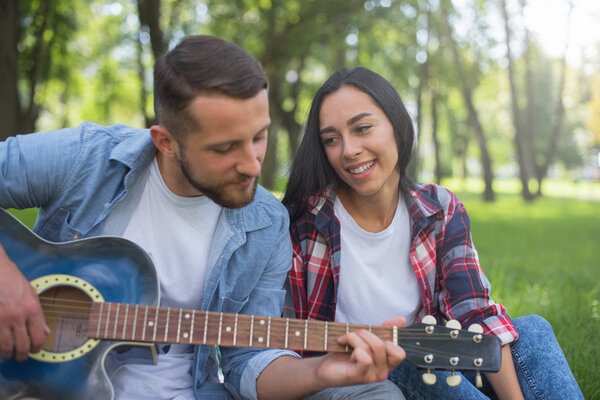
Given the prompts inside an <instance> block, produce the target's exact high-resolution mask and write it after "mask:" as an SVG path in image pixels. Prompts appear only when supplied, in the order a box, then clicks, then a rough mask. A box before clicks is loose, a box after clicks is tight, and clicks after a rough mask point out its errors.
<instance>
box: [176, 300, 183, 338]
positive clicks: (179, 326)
mask: <svg viewBox="0 0 600 400" xmlns="http://www.w3.org/2000/svg"><path fill="white" fill-rule="evenodd" d="M182 312H183V310H182V309H181V308H180V309H179V323H178V324H177V343H179V334H180V332H181V313H182Z"/></svg>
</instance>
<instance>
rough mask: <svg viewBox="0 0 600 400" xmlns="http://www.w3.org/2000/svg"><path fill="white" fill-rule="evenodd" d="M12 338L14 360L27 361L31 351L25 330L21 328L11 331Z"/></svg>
mask: <svg viewBox="0 0 600 400" xmlns="http://www.w3.org/2000/svg"><path fill="white" fill-rule="evenodd" d="M13 338H14V341H15V360H17V361H19V362H23V361H25V360H27V355H28V354H29V351H30V349H31V342H30V340H29V335H28V334H27V330H26V329H24V328H22V327H19V328H15V329H13Z"/></svg>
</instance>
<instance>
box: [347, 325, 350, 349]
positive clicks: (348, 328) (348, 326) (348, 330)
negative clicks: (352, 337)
mask: <svg viewBox="0 0 600 400" xmlns="http://www.w3.org/2000/svg"><path fill="white" fill-rule="evenodd" d="M348 332H350V324H349V323H347V322H346V334H348ZM348 350H349V348H348V345H346V353H347V352H348Z"/></svg>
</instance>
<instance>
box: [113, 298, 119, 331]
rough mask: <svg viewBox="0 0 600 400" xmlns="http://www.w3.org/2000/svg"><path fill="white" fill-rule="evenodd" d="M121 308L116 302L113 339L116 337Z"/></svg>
mask: <svg viewBox="0 0 600 400" xmlns="http://www.w3.org/2000/svg"><path fill="white" fill-rule="evenodd" d="M120 308H121V304H120V303H117V315H115V329H114V330H113V339H116V338H117V325H119V310H120Z"/></svg>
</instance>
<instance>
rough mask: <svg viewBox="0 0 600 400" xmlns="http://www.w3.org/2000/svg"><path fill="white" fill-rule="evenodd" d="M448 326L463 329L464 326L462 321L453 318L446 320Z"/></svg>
mask: <svg viewBox="0 0 600 400" xmlns="http://www.w3.org/2000/svg"><path fill="white" fill-rule="evenodd" d="M446 328H450V329H461V328H462V326H461V325H460V322H458V321H457V320H455V319H451V320H449V321H448V322H446Z"/></svg>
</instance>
